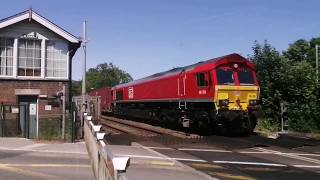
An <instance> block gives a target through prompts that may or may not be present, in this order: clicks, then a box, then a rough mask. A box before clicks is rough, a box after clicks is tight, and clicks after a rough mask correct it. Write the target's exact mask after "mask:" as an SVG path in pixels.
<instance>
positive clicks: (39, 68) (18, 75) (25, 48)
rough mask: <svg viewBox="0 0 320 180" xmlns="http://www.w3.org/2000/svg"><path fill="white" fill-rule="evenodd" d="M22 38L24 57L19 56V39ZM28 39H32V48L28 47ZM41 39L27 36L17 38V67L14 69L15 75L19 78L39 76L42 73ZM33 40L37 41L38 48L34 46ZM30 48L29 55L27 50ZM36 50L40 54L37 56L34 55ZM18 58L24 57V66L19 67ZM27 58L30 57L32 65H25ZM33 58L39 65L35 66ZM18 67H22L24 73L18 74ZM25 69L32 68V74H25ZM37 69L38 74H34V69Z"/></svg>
mask: <svg viewBox="0 0 320 180" xmlns="http://www.w3.org/2000/svg"><path fill="white" fill-rule="evenodd" d="M22 40H24V41H25V47H24V50H25V57H20V49H21V47H20V41H22ZM28 41H34V43H33V47H32V48H28ZM41 41H42V40H41V39H29V38H19V39H18V45H17V68H16V71H17V77H19V78H41V74H42V71H43V69H42V68H41V63H42V62H41V61H42V58H41V53H42V43H41ZM35 42H39V45H40V46H39V49H37V48H36V43H35ZM30 49H31V50H32V57H29V56H28V54H29V52H28V50H30ZM36 50H39V52H40V54H39V55H40V56H39V57H38V58H37V57H35V54H36ZM20 58H21V59H22V58H24V59H25V63H24V66H23V67H22V68H21V67H20ZM29 58H32V67H31V68H30V67H28V66H27V60H28V59H29ZM35 60H38V61H39V67H36V68H35ZM19 69H24V75H20V74H19ZM27 69H32V75H27ZM36 69H38V70H40V71H39V75H36V76H35V70H36Z"/></svg>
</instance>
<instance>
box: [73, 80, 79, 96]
mask: <svg viewBox="0 0 320 180" xmlns="http://www.w3.org/2000/svg"><path fill="white" fill-rule="evenodd" d="M81 83H82V81H72V90H71V91H72V96H79V95H81V87H82V84H81Z"/></svg>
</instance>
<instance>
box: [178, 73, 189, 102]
mask: <svg viewBox="0 0 320 180" xmlns="http://www.w3.org/2000/svg"><path fill="white" fill-rule="evenodd" d="M186 78H187V77H186V73H185V71H184V70H183V71H181V73H180V74H179V77H178V96H179V98H184V97H185V95H186Z"/></svg>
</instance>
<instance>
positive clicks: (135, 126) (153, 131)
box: [100, 116, 202, 139]
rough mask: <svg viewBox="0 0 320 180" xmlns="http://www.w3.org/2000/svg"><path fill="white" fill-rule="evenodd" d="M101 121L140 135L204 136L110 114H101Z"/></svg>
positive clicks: (104, 124) (188, 137) (120, 129)
mask: <svg viewBox="0 0 320 180" xmlns="http://www.w3.org/2000/svg"><path fill="white" fill-rule="evenodd" d="M100 122H101V124H102V125H103V126H106V127H110V128H113V129H117V130H118V131H122V132H124V133H127V134H134V135H138V136H149V137H150V136H151V137H152V136H160V135H169V136H173V137H177V138H182V139H201V138H202V137H201V136H199V135H197V134H188V133H184V132H180V131H175V130H171V129H165V128H161V127H156V126H152V125H149V124H145V123H140V122H135V121H130V120H125V119H119V118H115V117H110V116H101V119H100Z"/></svg>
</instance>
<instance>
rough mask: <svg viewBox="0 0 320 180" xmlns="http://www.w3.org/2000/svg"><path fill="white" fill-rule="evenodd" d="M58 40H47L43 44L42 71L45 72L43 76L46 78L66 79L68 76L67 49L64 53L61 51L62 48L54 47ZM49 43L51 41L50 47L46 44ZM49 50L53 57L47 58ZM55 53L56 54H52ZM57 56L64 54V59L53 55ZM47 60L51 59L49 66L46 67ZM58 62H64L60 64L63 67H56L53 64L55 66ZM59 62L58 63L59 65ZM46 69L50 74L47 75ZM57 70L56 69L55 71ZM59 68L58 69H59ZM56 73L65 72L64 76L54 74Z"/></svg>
mask: <svg viewBox="0 0 320 180" xmlns="http://www.w3.org/2000/svg"><path fill="white" fill-rule="evenodd" d="M57 42H59V41H57V40H48V41H46V43H45V44H46V45H45V48H44V49H45V57H44V59H45V67H44V71H45V72H44V73H45V78H46V79H68V78H69V49H66V50H67V53H66V54H63V53H62V50H58V49H56V48H55V45H56V43H57ZM49 43H53V46H51V48H50V49H48V45H49ZM49 51H51V52H50V53H52V55H53V58H49V57H48V53H49ZM57 52H59V53H57ZM54 53H57V54H54ZM56 55H57V56H59V57H61V55H65V59H61V58H60V59H56V58H55V57H56ZM49 61H51V67H49V68H48V64H49ZM58 63H61V64H64V65H62V67H63V68H56V67H55V66H57V64H58ZM61 64H60V65H61ZM48 70H51V71H52V72H51V73H52V75H48ZM57 70H58V71H57ZM59 70H60V71H59ZM58 73H65V76H55V74H58Z"/></svg>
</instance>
